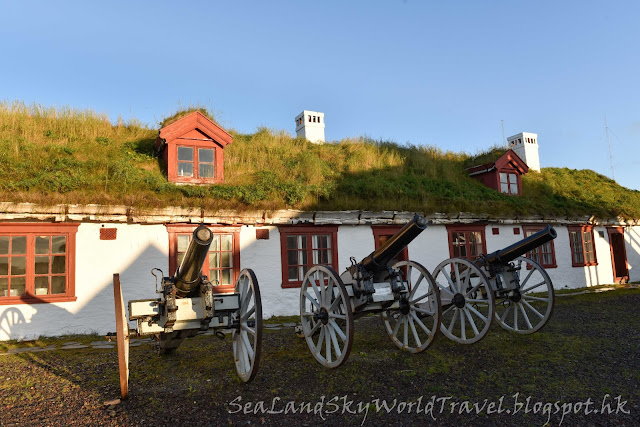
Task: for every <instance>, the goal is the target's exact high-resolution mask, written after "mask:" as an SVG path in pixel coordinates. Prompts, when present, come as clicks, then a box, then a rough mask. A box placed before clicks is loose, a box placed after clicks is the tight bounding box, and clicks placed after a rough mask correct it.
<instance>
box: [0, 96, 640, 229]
mask: <svg viewBox="0 0 640 427" xmlns="http://www.w3.org/2000/svg"><path fill="white" fill-rule="evenodd" d="M192 110H193V109H189V110H186V111H179V112H178V113H176V114H175V115H174V116H172V117H169V118H168V119H167V120H166V123H170V122H171V121H172V120H176V119H178V118H180V117H182V116H183V115H184V114H186V113H188V112H190V111H192ZM200 110H201V109H200ZM205 114H209V113H208V112H206V111H205ZM209 116H211V115H210V114H209ZM230 133H231V134H232V135H233V144H231V145H229V146H228V147H227V148H226V149H225V183H224V184H221V185H211V186H184V185H183V186H176V185H174V184H170V183H168V182H167V180H166V173H165V170H164V168H165V165H163V164H162V162H161V161H159V159H158V158H156V157H154V152H153V143H154V140H155V138H156V135H157V129H149V128H146V127H144V126H142V125H140V124H139V123H138V122H136V121H135V120H132V121H130V122H127V123H125V122H124V121H122V120H119V121H118V124H117V125H115V126H114V125H112V124H111V123H110V122H109V120H108V117H106V116H105V115H101V114H97V113H95V112H91V111H84V110H74V109H70V108H45V107H41V106H38V105H32V106H27V105H24V104H22V103H19V102H14V103H8V102H2V103H0V163H1V164H2V165H3V167H2V168H0V199H1V200H5V201H16V202H17V201H29V202H35V203H41V204H55V203H100V204H119V205H120V204H126V205H129V206H134V207H142V208H144V207H158V206H197V207H205V208H208V209H214V210H216V209H223V208H225V209H237V210H246V209H267V210H270V209H281V208H297V209H310V210H311V209H316V210H351V209H363V210H374V211H379V210H407V211H418V212H424V213H433V212H448V213H455V212H461V211H466V212H475V213H478V214H482V213H486V214H491V215H504V216H512V215H535V214H539V215H544V216H555V217H558V216H561V217H562V216H583V215H595V216H596V217H601V218H605V217H606V218H609V217H616V216H619V215H620V216H623V217H634V218H638V217H640V192H638V191H635V190H629V189H626V188H623V187H621V186H619V185H618V184H616V183H615V182H614V181H612V180H610V179H608V178H606V177H604V176H602V175H599V174H597V173H595V172H593V171H590V170H570V169H566V168H545V169H543V170H542V173H536V172H530V173H528V174H527V175H525V176H524V177H523V195H522V196H521V197H509V196H505V195H502V194H500V193H498V192H496V191H494V190H491V189H488V188H486V187H485V186H483V185H482V184H480V183H479V182H478V181H476V180H474V179H472V178H470V177H469V176H468V175H467V173H466V172H465V170H464V168H465V167H467V166H469V165H474V164H479V163H484V162H486V161H491V160H495V158H496V156H498V155H499V154H500V153H501V152H502V150H501V149H500V148H496V147H493V148H490V149H489V150H488V151H487V152H484V153H477V154H475V155H472V154H468V153H453V152H448V151H443V150H441V149H438V148H436V147H430V146H420V147H417V146H412V145H399V144H396V143H393V142H387V141H373V140H370V139H367V138H351V139H344V140H341V141H338V142H334V143H328V144H323V145H315V144H311V143H309V142H308V141H306V140H302V139H298V138H292V137H291V136H290V135H289V134H288V133H287V132H285V131H276V130H271V129H268V128H260V129H258V131H257V132H255V133H252V134H241V133H238V132H235V131H233V130H231V131H230Z"/></svg>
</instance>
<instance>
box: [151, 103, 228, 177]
mask: <svg viewBox="0 0 640 427" xmlns="http://www.w3.org/2000/svg"><path fill="white" fill-rule="evenodd" d="M231 142H232V137H231V135H230V134H229V133H228V132H227V131H225V130H224V129H222V128H221V127H220V126H218V125H217V124H216V123H214V122H213V121H211V120H210V119H209V118H208V117H207V116H205V115H204V114H202V113H201V112H199V111H194V112H193V113H190V114H188V115H186V116H184V117H182V118H181V119H179V120H176V121H175V122H173V123H171V124H169V125H167V126H165V127H163V128H162V129H160V132H159V133H158V137H157V138H156V142H155V149H156V152H157V153H159V154H160V156H161V157H162V158H163V159H164V160H165V162H166V165H167V179H168V180H169V182H175V183H184V184H215V183H219V182H222V181H223V180H224V154H223V150H224V148H225V147H226V146H227V144H231Z"/></svg>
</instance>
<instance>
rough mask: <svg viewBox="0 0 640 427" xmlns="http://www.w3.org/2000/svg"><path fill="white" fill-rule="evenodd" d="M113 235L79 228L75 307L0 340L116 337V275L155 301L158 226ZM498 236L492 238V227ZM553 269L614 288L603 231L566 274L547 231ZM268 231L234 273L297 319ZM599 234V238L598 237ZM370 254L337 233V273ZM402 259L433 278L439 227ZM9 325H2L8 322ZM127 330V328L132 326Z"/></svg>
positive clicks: (507, 231)
mask: <svg viewBox="0 0 640 427" xmlns="http://www.w3.org/2000/svg"><path fill="white" fill-rule="evenodd" d="M107 227H110V228H111V227H115V228H117V229H118V236H117V240H100V239H99V229H100V228H101V224H96V223H83V224H81V225H80V226H79V228H78V233H77V236H76V296H77V301H75V302H65V303H52V304H32V305H29V304H20V305H8V306H0V319H3V320H2V321H0V340H7V339H32V338H36V337H37V336H41V335H43V336H47V335H61V334H71V333H90V332H97V333H100V334H104V333H106V332H113V331H114V330H115V326H114V323H115V315H114V304H113V286H112V281H113V274H114V273H120V280H121V283H122V288H123V297H124V300H125V303H126V302H127V301H129V300H132V299H148V298H155V297H156V294H155V285H154V283H155V282H154V278H153V276H151V274H150V271H151V269H152V268H161V269H163V270H164V273H165V275H168V274H169V272H168V271H167V269H168V258H169V256H168V246H169V245H168V241H169V238H168V233H167V229H166V227H165V226H164V225H162V224H158V225H136V224H108V225H107ZM494 227H497V228H498V229H499V234H498V235H493V234H492V228H494ZM514 227H519V228H520V229H521V227H520V226H518V225H516V224H511V225H495V224H489V225H487V226H486V228H485V236H486V241H487V242H486V243H487V251H488V252H489V253H490V252H493V251H495V250H498V249H500V248H503V247H505V246H507V245H509V244H511V243H514V242H516V241H518V240H520V239H522V238H523V233H522V229H521V231H520V234H519V235H514V233H513V228H514ZM554 227H555V229H556V231H557V232H558V237H557V238H556V239H555V240H554V247H555V256H556V263H557V265H558V267H557V268H550V269H547V272H548V273H549V275H550V276H551V279H552V281H553V283H554V286H555V287H556V289H560V288H579V287H584V286H594V285H598V284H609V283H613V270H612V262H611V252H610V249H609V242H608V234H607V232H606V227H604V226H598V227H594V239H595V240H594V243H595V248H596V257H597V261H598V265H597V266H592V267H572V265H571V249H570V245H569V232H568V229H567V227H566V226H558V225H556V226H554ZM259 228H268V229H269V239H268V240H256V233H255V230H256V227H254V226H242V227H241V231H240V268H241V269H242V268H251V269H253V270H254V271H255V273H256V276H257V278H258V282H259V284H260V290H261V294H262V305H263V316H264V317H265V318H269V317H271V316H274V315H298V314H299V289H297V288H294V289H283V288H282V267H281V265H282V264H281V259H280V258H281V249H280V233H279V231H278V227H277V226H265V227H259ZM599 231H604V237H601V236H600V233H599ZM624 236H625V241H626V249H627V260H628V264H629V273H630V280H631V281H640V226H634V227H625V234H624ZM373 249H374V237H373V232H372V230H371V227H370V226H368V225H358V226H352V225H342V226H339V227H338V263H339V265H338V273H339V274H340V273H342V271H344V269H345V268H347V267H348V266H349V265H350V261H349V258H350V257H351V256H353V257H355V258H356V259H357V260H358V261H360V260H361V259H362V258H364V257H365V256H366V255H368V254H369V253H371V251H373ZM409 258H410V259H411V260H414V261H417V262H419V263H420V264H422V265H424V266H425V267H426V268H427V269H428V270H429V271H431V272H432V271H433V270H434V269H435V268H436V266H437V265H438V264H439V263H440V262H441V261H443V260H444V259H447V258H449V243H448V236H447V230H446V227H445V226H444V225H430V226H429V227H428V228H427V230H425V231H424V232H423V233H422V234H421V235H420V236H418V238H416V239H415V240H414V241H413V242H412V243H411V244H410V245H409ZM7 319H8V320H7ZM132 326H133V325H132Z"/></svg>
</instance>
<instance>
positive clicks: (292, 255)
mask: <svg viewBox="0 0 640 427" xmlns="http://www.w3.org/2000/svg"><path fill="white" fill-rule="evenodd" d="M297 263H298V251H287V264H289V265H296V264H297Z"/></svg>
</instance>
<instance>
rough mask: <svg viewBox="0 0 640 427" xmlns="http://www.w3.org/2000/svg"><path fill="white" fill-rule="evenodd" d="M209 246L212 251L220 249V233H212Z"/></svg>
mask: <svg viewBox="0 0 640 427" xmlns="http://www.w3.org/2000/svg"><path fill="white" fill-rule="evenodd" d="M209 248H210V249H211V250H212V251H219V250H220V235H219V234H214V235H213V240H212V241H211V246H209Z"/></svg>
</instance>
